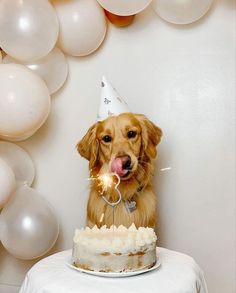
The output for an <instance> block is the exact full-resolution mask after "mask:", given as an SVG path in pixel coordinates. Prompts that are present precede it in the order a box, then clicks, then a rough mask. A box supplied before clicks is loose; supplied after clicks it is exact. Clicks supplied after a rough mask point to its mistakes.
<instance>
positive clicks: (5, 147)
mask: <svg viewBox="0 0 236 293" xmlns="http://www.w3.org/2000/svg"><path fill="white" fill-rule="evenodd" d="M0 158H2V159H3V160H4V161H5V162H6V163H7V165H8V166H9V167H10V168H11V170H12V171H13V173H14V174H15V179H16V181H17V183H18V184H19V185H21V184H27V185H29V186H30V185H31V184H32V183H33V181H34V177H35V167H34V163H33V161H32V159H31V157H30V155H29V154H28V153H27V152H26V151H25V150H24V149H22V148H21V147H19V146H18V145H16V144H14V143H10V142H6V141H0Z"/></svg>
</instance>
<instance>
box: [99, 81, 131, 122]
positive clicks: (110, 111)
mask: <svg viewBox="0 0 236 293" xmlns="http://www.w3.org/2000/svg"><path fill="white" fill-rule="evenodd" d="M126 112H130V109H129V107H128V105H127V104H126V102H125V101H124V100H123V99H122V98H121V96H120V95H119V94H118V92H117V91H116V89H115V88H114V87H113V86H112V84H111V83H110V82H109V81H108V80H107V79H106V77H105V76H103V77H102V82H101V101H100V107H99V111H98V115H97V120H98V121H103V120H105V119H107V118H108V117H109V116H113V115H119V114H121V113H126Z"/></svg>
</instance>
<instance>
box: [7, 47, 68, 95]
mask: <svg viewBox="0 0 236 293" xmlns="http://www.w3.org/2000/svg"><path fill="white" fill-rule="evenodd" d="M3 63H5V64H8V63H20V64H22V65H25V66H27V67H28V68H29V69H31V70H32V71H33V72H35V73H37V74H38V75H39V76H40V77H41V78H42V79H43V80H44V81H45V83H46V85H47V87H48V89H49V93H50V94H53V93H55V92H56V91H58V90H59V89H60V88H61V87H62V86H63V84H64V82H65V81H66V78H67V74H68V64H67V61H66V58H65V56H64V54H63V53H62V51H61V50H60V49H58V48H57V47H55V48H54V49H53V50H52V51H51V52H50V53H49V54H48V55H47V56H45V57H43V58H41V59H38V60H36V61H32V62H20V61H17V60H16V59H14V58H12V57H11V56H9V55H6V56H5V57H4V59H3Z"/></svg>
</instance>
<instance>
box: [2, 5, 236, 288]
mask: <svg viewBox="0 0 236 293" xmlns="http://www.w3.org/2000/svg"><path fill="white" fill-rule="evenodd" d="M235 49H236V47H235V2H234V1H231V0H228V1H227V0H225V1H223V0H222V1H220V0H219V1H215V3H214V5H213V7H212V9H211V10H210V12H209V13H208V14H207V15H206V16H205V17H204V18H203V19H201V20H200V21H198V22H196V23H194V24H192V25H188V26H174V25H171V24H168V23H166V22H165V21H163V20H161V19H160V18H159V17H157V16H156V15H155V13H154V12H153V11H152V10H151V9H150V8H148V9H147V10H145V11H144V12H143V13H141V14H140V15H138V16H137V17H136V19H135V21H134V23H133V25H131V26H130V27H128V28H125V29H119V28H116V27H114V26H111V25H110V26H109V30H108V34H107V37H106V40H105V42H104V44H103V45H102V47H101V48H100V49H99V50H98V51H97V52H96V53H94V54H92V55H90V56H88V57H83V58H69V68H70V75H69V78H68V81H67V83H66V85H65V87H64V88H63V90H61V91H60V92H59V93H57V94H56V95H54V96H53V97H52V100H53V102H52V112H51V114H50V117H49V119H48V121H47V123H46V124H45V125H44V126H43V127H42V128H41V129H40V130H39V131H38V132H37V133H36V134H35V135H34V136H33V137H31V138H30V139H28V140H27V141H25V142H21V143H19V145H20V146H22V147H23V148H25V149H26V150H27V151H28V152H29V153H30V155H31V156H32V157H33V160H34V161H35V164H36V168H37V177H36V180H35V182H34V187H35V188H36V189H37V190H38V191H39V192H40V193H41V194H43V195H44V196H45V197H46V198H47V199H48V200H49V201H50V202H51V204H52V205H53V206H54V207H55V208H56V212H57V216H58V218H59V221H60V227H61V230H60V237H59V240H58V242H57V244H56V246H55V248H54V250H53V251H51V253H52V252H54V251H59V250H64V249H69V248H70V247H71V245H72V236H73V232H74V229H75V228H76V227H81V226H83V225H84V223H85V207H86V201H87V196H88V185H89V184H88V181H87V180H86V179H87V177H88V172H87V162H86V161H85V160H84V159H82V158H80V157H79V155H78V154H77V152H76V149H75V145H76V143H77V142H78V140H79V139H80V138H81V137H82V136H83V135H84V134H85V132H86V130H87V129H88V127H89V126H90V125H91V124H92V123H94V122H95V119H96V112H97V108H98V104H99V95H100V80H101V76H102V75H103V74H105V75H106V76H107V77H108V79H110V80H111V82H112V83H113V84H114V85H115V87H116V88H117V89H118V91H119V92H120V93H121V95H123V96H124V97H125V99H126V101H127V102H128V104H129V105H130V107H131V109H133V111H134V112H137V113H144V114H146V115H147V116H148V117H149V118H150V119H152V120H153V121H154V122H155V123H156V124H158V125H159V126H160V127H161V128H162V129H163V132H164V136H163V140H162V142H161V144H160V145H159V158H158V161H157V164H156V175H155V178H154V183H155V190H156V193H157V194H158V202H159V204H158V237H159V245H160V246H164V247H167V248H170V249H175V250H178V251H181V252H184V253H188V254H190V255H191V256H193V257H194V258H195V260H196V261H197V262H198V263H199V265H200V266H201V267H202V269H203V270H204V272H205V276H206V280H207V283H208V287H209V292H212V293H222V292H224V293H233V292H235V106H234V99H235V77H236V76H235ZM33 263H34V261H20V260H16V259H14V258H13V257H11V256H10V255H8V254H7V253H6V252H5V251H4V249H3V248H2V247H0V284H1V285H0V292H1V293H7V292H17V290H18V287H17V286H19V285H20V284H21V282H22V280H23V278H24V275H25V273H26V271H27V270H28V269H29V268H30V267H31V266H32V264H33Z"/></svg>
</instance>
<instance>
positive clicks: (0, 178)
mask: <svg viewBox="0 0 236 293" xmlns="http://www.w3.org/2000/svg"><path fill="white" fill-rule="evenodd" d="M15 188H16V180H15V175H14V173H13V171H12V169H11V168H10V166H9V165H8V164H7V163H6V162H5V161H4V160H3V159H1V157H0V209H1V208H2V207H3V206H4V205H5V204H6V203H7V202H8V200H9V199H10V196H11V194H12V193H13V191H14V190H15Z"/></svg>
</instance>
